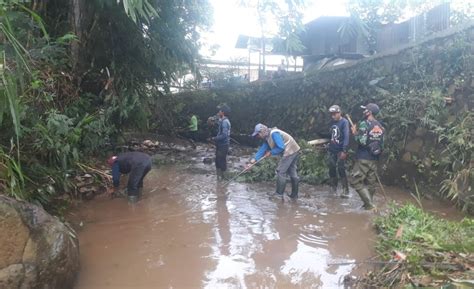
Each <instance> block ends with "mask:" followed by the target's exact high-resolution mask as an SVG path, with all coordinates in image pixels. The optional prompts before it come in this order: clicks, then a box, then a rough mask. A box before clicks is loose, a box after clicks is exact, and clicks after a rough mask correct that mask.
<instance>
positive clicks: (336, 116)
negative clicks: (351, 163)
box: [328, 105, 350, 198]
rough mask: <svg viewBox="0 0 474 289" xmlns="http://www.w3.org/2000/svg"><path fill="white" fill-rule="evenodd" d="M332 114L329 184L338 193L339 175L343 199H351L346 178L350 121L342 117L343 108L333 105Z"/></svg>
mask: <svg viewBox="0 0 474 289" xmlns="http://www.w3.org/2000/svg"><path fill="white" fill-rule="evenodd" d="M329 112H330V113H331V118H332V120H333V121H332V123H331V129H330V133H331V141H330V142H329V145H328V167H329V184H330V186H331V191H332V193H334V194H335V193H336V192H337V183H338V176H337V175H338V174H339V179H340V180H341V183H342V194H341V198H348V197H349V184H348V181H347V176H346V164H345V162H346V158H347V150H348V148H349V137H350V135H349V133H350V132H349V121H348V120H347V119H345V118H343V117H342V115H341V107H339V105H332V106H331V107H330V108H329Z"/></svg>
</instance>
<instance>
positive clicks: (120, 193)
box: [112, 189, 127, 199]
mask: <svg viewBox="0 0 474 289" xmlns="http://www.w3.org/2000/svg"><path fill="white" fill-rule="evenodd" d="M125 197H127V190H126V189H123V190H119V189H117V190H115V192H113V193H112V199H113V198H125Z"/></svg>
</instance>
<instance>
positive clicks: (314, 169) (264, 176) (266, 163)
mask: <svg viewBox="0 0 474 289" xmlns="http://www.w3.org/2000/svg"><path fill="white" fill-rule="evenodd" d="M299 145H300V147H301V148H302V150H301V154H300V159H299V161H298V175H299V177H300V180H301V181H303V182H306V183H309V184H321V183H323V182H324V181H326V180H327V178H328V168H327V162H326V153H325V151H319V150H313V149H312V148H311V147H310V146H309V145H308V144H307V142H306V141H304V140H301V141H300V142H299ZM279 160H280V158H279V157H271V158H268V159H265V160H263V161H262V162H261V163H259V164H257V165H256V166H255V167H254V168H252V170H250V171H249V172H248V173H246V174H244V175H242V176H241V177H240V179H241V180H243V181H245V182H261V181H273V180H275V179H276V178H275V170H276V168H277V166H278V162H279Z"/></svg>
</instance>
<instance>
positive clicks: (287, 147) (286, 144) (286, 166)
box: [250, 123, 300, 199]
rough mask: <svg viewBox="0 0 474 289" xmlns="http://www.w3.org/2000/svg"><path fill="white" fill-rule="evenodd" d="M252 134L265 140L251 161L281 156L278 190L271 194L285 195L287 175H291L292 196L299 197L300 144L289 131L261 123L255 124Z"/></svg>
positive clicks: (278, 171)
mask: <svg viewBox="0 0 474 289" xmlns="http://www.w3.org/2000/svg"><path fill="white" fill-rule="evenodd" d="M252 136H253V137H258V138H260V139H263V140H264V142H263V144H262V145H261V146H260V149H259V150H258V151H257V153H256V154H255V157H254V158H253V159H252V160H251V161H250V163H251V164H254V163H256V162H257V161H259V160H260V159H261V158H263V157H268V156H271V155H274V156H281V159H280V162H279V163H278V167H277V170H276V174H277V183H276V191H275V193H274V194H271V195H278V196H281V197H283V194H284V192H285V187H286V175H289V176H290V180H291V195H290V198H292V199H296V198H298V183H299V178H298V173H297V165H298V158H299V152H300V146H299V145H298V144H297V143H296V141H295V140H294V139H293V137H292V136H291V135H289V134H288V133H286V132H284V131H282V130H279V129H278V128H276V127H274V128H268V127H267V126H265V125H263V124H261V123H259V124H257V125H256V126H255V130H254V132H253V134H252Z"/></svg>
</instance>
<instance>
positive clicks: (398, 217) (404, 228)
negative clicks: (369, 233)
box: [362, 204, 474, 288]
mask: <svg viewBox="0 0 474 289" xmlns="http://www.w3.org/2000/svg"><path fill="white" fill-rule="evenodd" d="M375 226H376V228H377V230H378V233H379V234H378V238H377V244H376V250H377V252H378V254H379V256H380V257H381V258H382V259H383V260H385V261H388V263H387V265H386V266H385V267H383V268H381V269H380V270H377V271H376V272H372V273H371V274H368V275H367V276H366V278H365V279H364V280H363V281H362V282H364V285H365V286H367V287H377V288H380V287H392V286H394V287H400V288H403V287H404V286H408V287H410V286H412V287H417V286H443V285H446V284H448V283H450V282H451V281H452V280H472V279H473V277H474V276H473V273H472V271H471V270H470V268H472V266H473V265H474V264H473V263H474V262H473V257H474V219H471V218H465V219H463V220H462V221H460V222H456V221H448V220H444V219H441V218H438V217H435V216H433V215H431V214H428V213H426V212H424V211H423V210H422V209H420V208H418V207H416V206H414V205H412V204H409V205H405V206H403V207H396V206H395V205H391V206H390V209H389V212H388V214H387V215H386V216H382V217H378V218H377V219H376V220H375ZM395 256H398V259H397V258H395ZM400 256H402V257H401V258H400ZM390 261H393V262H390ZM421 280H423V281H421ZM450 280H451V281H450ZM424 283H427V284H424ZM451 283H452V282H451ZM471 285H472V284H471Z"/></svg>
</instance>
